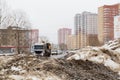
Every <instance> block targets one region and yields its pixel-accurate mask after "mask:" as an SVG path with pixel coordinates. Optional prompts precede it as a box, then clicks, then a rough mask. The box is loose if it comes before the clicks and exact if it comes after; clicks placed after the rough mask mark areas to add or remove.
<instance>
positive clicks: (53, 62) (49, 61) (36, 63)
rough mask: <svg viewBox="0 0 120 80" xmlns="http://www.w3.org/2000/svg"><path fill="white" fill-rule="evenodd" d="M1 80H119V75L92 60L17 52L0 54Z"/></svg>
mask: <svg viewBox="0 0 120 80" xmlns="http://www.w3.org/2000/svg"><path fill="white" fill-rule="evenodd" d="M0 80H119V75H118V74H117V73H116V72H113V71H111V70H110V69H109V68H107V67H105V66H104V65H103V64H97V63H93V62H90V61H82V60H66V59H65V58H64V59H63V58H62V59H56V58H52V57H48V58H47V57H38V56H34V55H31V54H19V55H17V54H16V55H11V56H0Z"/></svg>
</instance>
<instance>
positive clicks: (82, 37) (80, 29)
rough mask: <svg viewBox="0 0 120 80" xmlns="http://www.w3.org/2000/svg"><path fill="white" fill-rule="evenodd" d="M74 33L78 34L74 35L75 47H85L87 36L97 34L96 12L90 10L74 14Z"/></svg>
mask: <svg viewBox="0 0 120 80" xmlns="http://www.w3.org/2000/svg"><path fill="white" fill-rule="evenodd" d="M74 23H75V27H74V29H75V34H76V35H79V36H78V37H76V38H77V39H76V42H77V43H76V44H79V45H78V46H77V47H78V48H82V47H86V46H88V45H89V44H87V40H88V37H87V36H89V37H90V36H91V35H92V36H93V35H97V14H95V13H91V12H83V13H82V14H76V15H75V22H74Z"/></svg>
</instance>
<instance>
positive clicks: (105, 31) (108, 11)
mask: <svg viewBox="0 0 120 80" xmlns="http://www.w3.org/2000/svg"><path fill="white" fill-rule="evenodd" d="M119 14H120V3H119V4H114V5H104V6H101V7H99V8H98V39H99V42H100V44H104V43H106V42H107V41H109V40H113V39H114V16H116V15H119Z"/></svg>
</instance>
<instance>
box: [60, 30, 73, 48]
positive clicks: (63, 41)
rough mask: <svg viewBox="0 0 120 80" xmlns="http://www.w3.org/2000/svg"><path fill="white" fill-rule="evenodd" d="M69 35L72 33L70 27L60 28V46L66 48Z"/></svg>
mask: <svg viewBox="0 0 120 80" xmlns="http://www.w3.org/2000/svg"><path fill="white" fill-rule="evenodd" d="M68 35H71V29H69V28H61V29H59V30H58V44H59V47H60V46H61V47H62V49H63V48H66V49H67V47H66V40H67V37H68Z"/></svg>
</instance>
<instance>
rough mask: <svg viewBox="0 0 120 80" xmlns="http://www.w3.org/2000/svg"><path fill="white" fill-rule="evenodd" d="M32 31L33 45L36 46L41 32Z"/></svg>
mask: <svg viewBox="0 0 120 80" xmlns="http://www.w3.org/2000/svg"><path fill="white" fill-rule="evenodd" d="M30 31H31V35H30V36H31V43H32V44H35V43H38V42H39V30H38V29H32V30H30Z"/></svg>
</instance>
